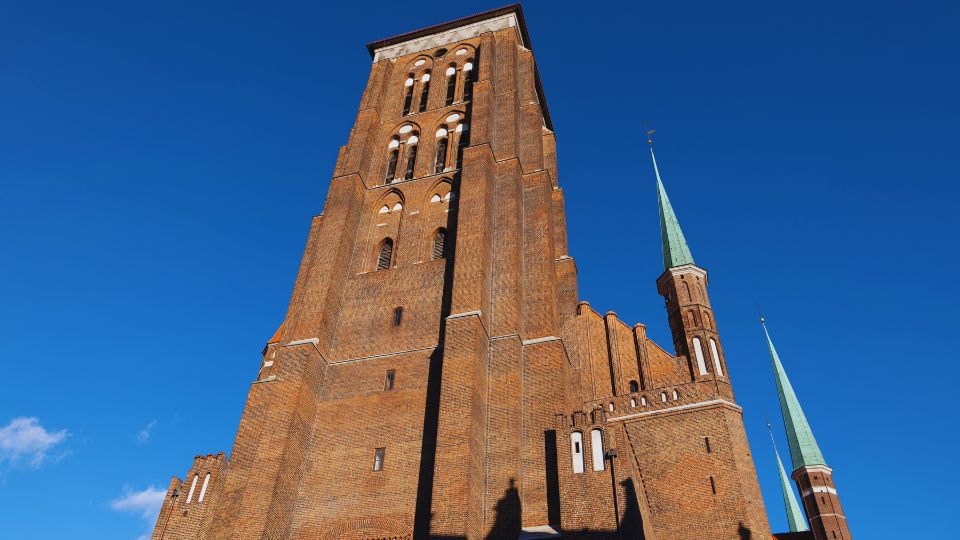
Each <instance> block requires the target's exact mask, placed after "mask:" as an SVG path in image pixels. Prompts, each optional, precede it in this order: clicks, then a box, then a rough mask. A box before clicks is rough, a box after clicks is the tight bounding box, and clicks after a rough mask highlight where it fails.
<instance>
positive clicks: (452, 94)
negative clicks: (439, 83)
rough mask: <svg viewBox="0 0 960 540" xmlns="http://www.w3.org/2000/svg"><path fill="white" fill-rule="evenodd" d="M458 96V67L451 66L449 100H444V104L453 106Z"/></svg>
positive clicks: (449, 70)
mask: <svg viewBox="0 0 960 540" xmlns="http://www.w3.org/2000/svg"><path fill="white" fill-rule="evenodd" d="M456 94H457V68H456V66H450V67H448V68H447V98H446V99H445V100H444V102H443V104H444V105H445V106H446V105H453V101H454V99H455V98H456Z"/></svg>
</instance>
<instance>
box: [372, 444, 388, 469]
mask: <svg viewBox="0 0 960 540" xmlns="http://www.w3.org/2000/svg"><path fill="white" fill-rule="evenodd" d="M386 452H387V449H386V448H377V449H376V450H374V452H373V470H375V471H382V470H383V458H384V457H385V454H386Z"/></svg>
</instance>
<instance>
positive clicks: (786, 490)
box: [767, 422, 810, 532]
mask: <svg viewBox="0 0 960 540" xmlns="http://www.w3.org/2000/svg"><path fill="white" fill-rule="evenodd" d="M767 430H768V431H770V442H772V443H773V453H774V455H776V456H777V469H778V470H779V472H780V490H781V491H782V492H783V505H784V506H785V507H786V509H787V525H789V526H790V532H799V531H809V530H810V527H808V526H807V520H806V519H804V517H803V512H801V511H800V503H798V502H797V496H796V495H794V494H793V487H792V485H793V484H791V483H790V478H789V477H788V476H787V471H785V470H783V462H782V461H780V452H778V451H777V441H775V440H774V439H773V429H771V427H770V423H769V422H768V423H767Z"/></svg>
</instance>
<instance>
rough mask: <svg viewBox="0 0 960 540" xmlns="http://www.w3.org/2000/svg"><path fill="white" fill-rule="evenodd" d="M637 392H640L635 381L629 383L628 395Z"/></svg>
mask: <svg viewBox="0 0 960 540" xmlns="http://www.w3.org/2000/svg"><path fill="white" fill-rule="evenodd" d="M639 391H640V385H639V384H638V383H637V381H630V393H631V394H632V393H634V392H639Z"/></svg>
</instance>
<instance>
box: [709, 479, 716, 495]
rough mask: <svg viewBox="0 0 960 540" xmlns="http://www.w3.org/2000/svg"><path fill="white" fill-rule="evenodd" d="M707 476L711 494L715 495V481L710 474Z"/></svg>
mask: <svg viewBox="0 0 960 540" xmlns="http://www.w3.org/2000/svg"><path fill="white" fill-rule="evenodd" d="M709 478H710V491H712V492H713V494H714V495H716V494H717V483H716V482H715V481H714V480H713V477H712V476H710V477H709Z"/></svg>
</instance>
